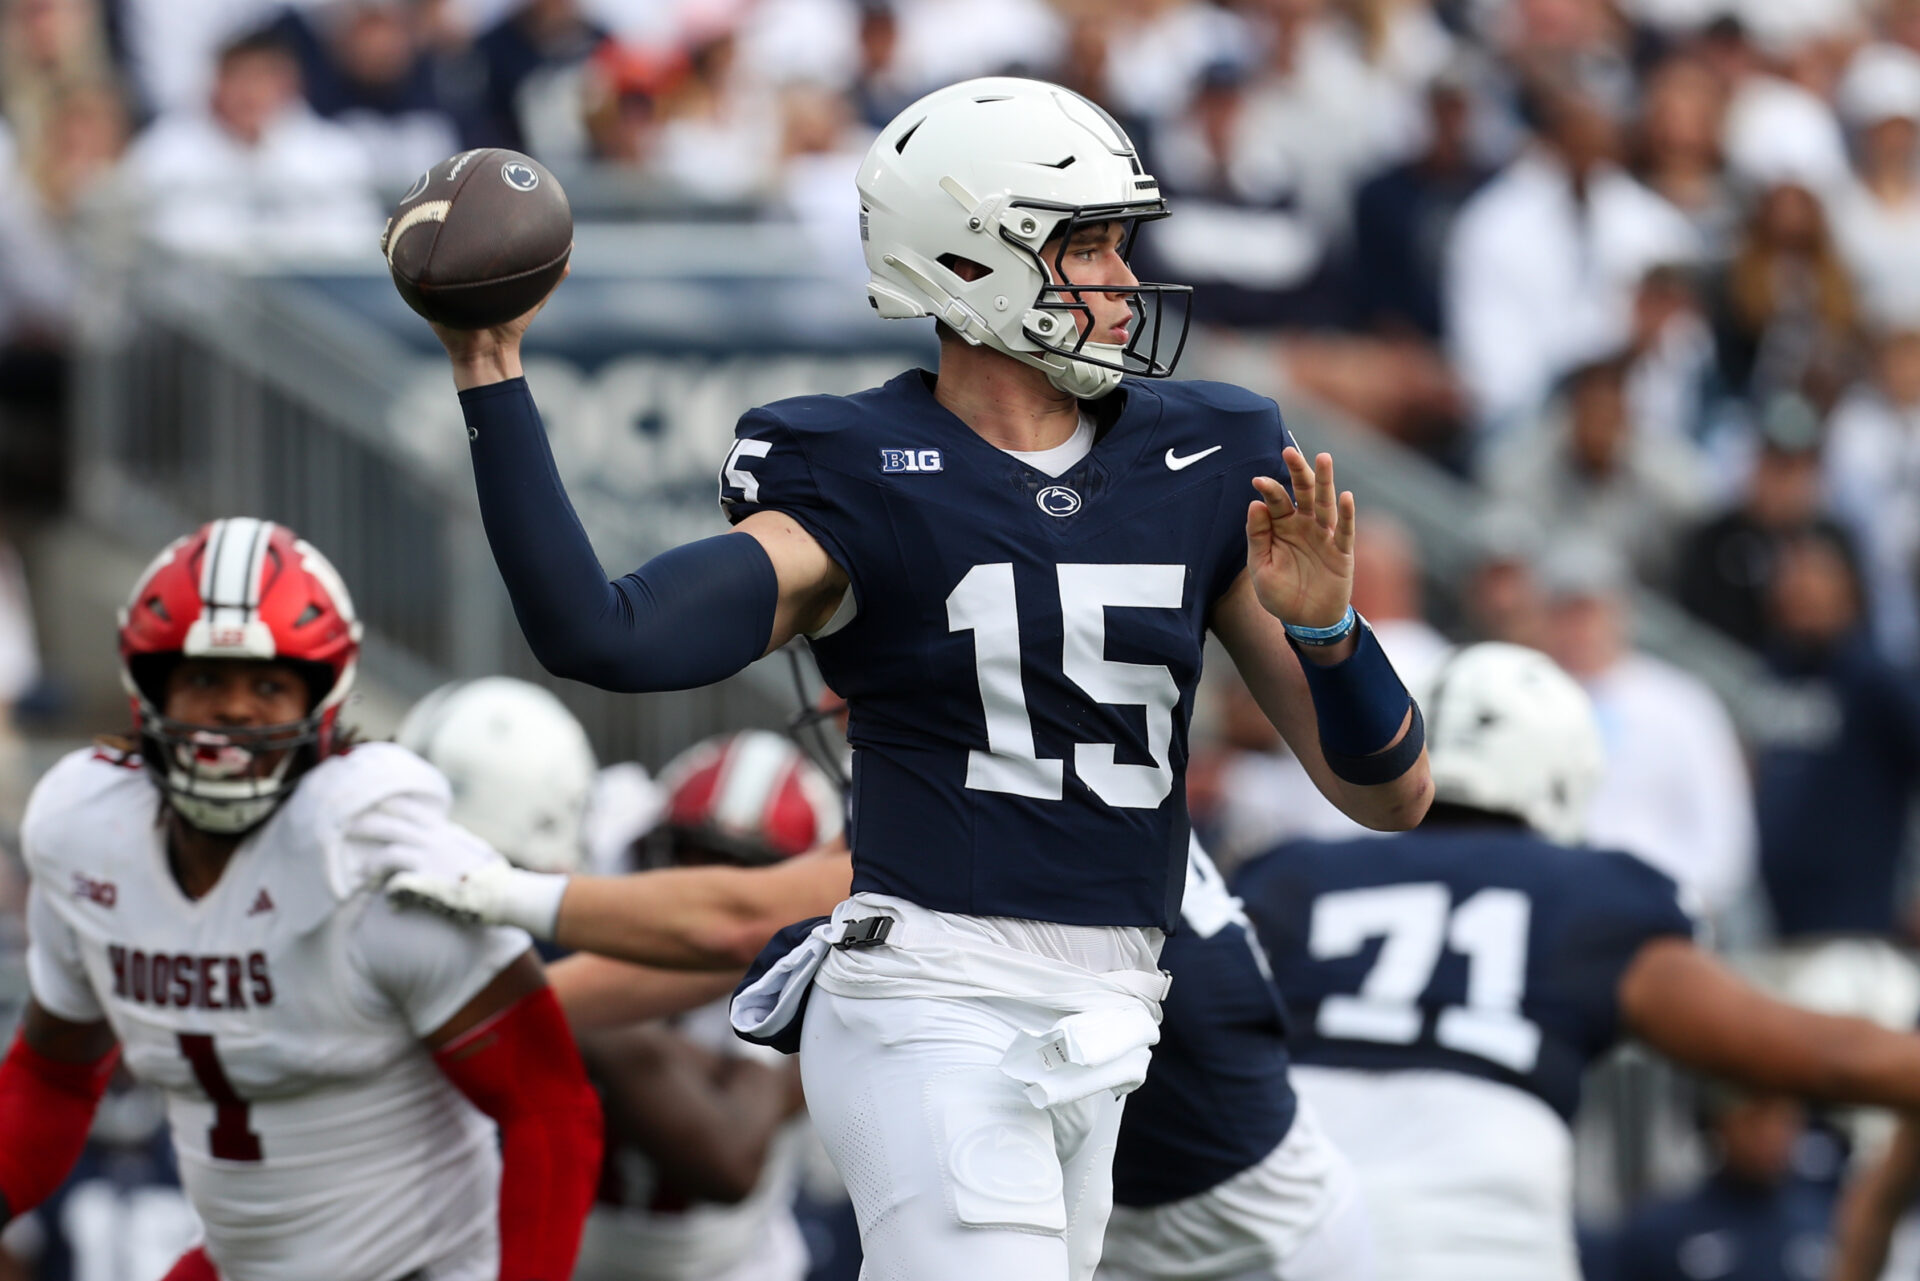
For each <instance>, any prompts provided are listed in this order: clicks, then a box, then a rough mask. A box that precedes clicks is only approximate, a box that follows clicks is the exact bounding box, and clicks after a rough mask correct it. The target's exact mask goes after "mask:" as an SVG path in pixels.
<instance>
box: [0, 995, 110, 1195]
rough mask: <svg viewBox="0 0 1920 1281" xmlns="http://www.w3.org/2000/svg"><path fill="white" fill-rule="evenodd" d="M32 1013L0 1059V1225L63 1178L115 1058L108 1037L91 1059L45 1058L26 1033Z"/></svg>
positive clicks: (83, 1138) (30, 1030)
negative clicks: (97, 1053) (104, 1044)
mask: <svg viewBox="0 0 1920 1281" xmlns="http://www.w3.org/2000/svg"><path fill="white" fill-rule="evenodd" d="M38 1012H39V1007H38V1006H37V1005H33V1006H29V1008H28V1018H27V1025H26V1027H25V1028H23V1029H22V1031H21V1032H20V1033H19V1034H17V1035H16V1036H15V1038H14V1041H13V1045H12V1048H11V1049H9V1050H8V1052H7V1055H6V1058H5V1059H4V1060H0V1211H4V1217H0V1223H4V1222H5V1221H6V1220H7V1219H9V1218H11V1217H12V1216H13V1215H14V1214H16V1213H20V1214H24V1213H26V1212H27V1211H28V1210H31V1209H33V1208H34V1207H35V1206H37V1205H39V1204H40V1203H41V1202H43V1201H45V1200H46V1199H47V1198H48V1197H49V1196H51V1195H52V1194H53V1193H54V1191H55V1190H56V1189H57V1188H58V1187H59V1186H60V1184H61V1183H62V1182H63V1181H64V1180H65V1179H66V1177H67V1173H68V1172H69V1171H70V1170H72V1169H73V1165H74V1162H76V1161H78V1160H79V1159H80V1150H81V1148H82V1147H84V1146H85V1144H86V1141H87V1131H88V1129H89V1127H90V1126H91V1124H92V1121H93V1114H94V1111H95V1110H96V1109H97V1108H98V1107H99V1104H100V1096H101V1095H103V1094H105V1093H106V1089H107V1082H108V1080H109V1079H111V1077H112V1076H113V1069H114V1065H115V1064H116V1063H118V1062H119V1058H120V1053H119V1049H118V1047H117V1046H115V1045H114V1044H113V1042H112V1038H111V1036H110V1035H109V1036H108V1038H107V1046H108V1048H107V1049H106V1051H105V1052H104V1053H102V1054H101V1055H100V1056H99V1057H98V1058H96V1059H91V1060H84V1061H70V1060H67V1059H62V1058H53V1057H49V1055H48V1054H47V1053H46V1052H45V1049H44V1048H43V1046H42V1045H38V1044H36V1043H35V1037H34V1036H33V1035H32V1033H33V1032H34V1031H35V1022H36V1020H35V1015H36V1014H37V1013H38ZM41 1021H42V1022H45V1021H47V1020H45V1019H42V1020H41ZM54 1022H59V1021H57V1020H55V1021H54ZM62 1026H64V1027H68V1028H74V1027H78V1028H85V1029H89V1030H90V1029H92V1028H93V1027H94V1026H95V1025H91V1024H63V1025H62ZM101 1026H104V1025H101ZM42 1039H44V1038H42Z"/></svg>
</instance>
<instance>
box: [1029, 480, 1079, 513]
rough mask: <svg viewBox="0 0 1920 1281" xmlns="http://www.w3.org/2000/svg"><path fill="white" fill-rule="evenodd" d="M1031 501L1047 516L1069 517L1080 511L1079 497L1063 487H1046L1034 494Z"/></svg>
mask: <svg viewBox="0 0 1920 1281" xmlns="http://www.w3.org/2000/svg"><path fill="white" fill-rule="evenodd" d="M1033 500H1034V501H1035V502H1036V503H1039V504H1040V510H1041V511H1043V512H1045V513H1046V514H1047V515H1049V516H1071V515H1073V514H1074V513H1075V512H1077V511H1079V510H1080V495H1078V494H1076V493H1074V492H1073V491H1072V490H1071V489H1068V488H1067V487H1066V486H1065V485H1048V486H1047V487H1046V488H1045V489H1043V490H1041V491H1040V492H1039V493H1037V494H1035V495H1034V496H1033Z"/></svg>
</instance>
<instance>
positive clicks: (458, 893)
mask: <svg viewBox="0 0 1920 1281" xmlns="http://www.w3.org/2000/svg"><path fill="white" fill-rule="evenodd" d="M386 891H387V897H388V898H390V899H392V900H393V901H394V902H395V903H396V904H398V905H399V906H401V907H406V908H418V909H420V910H423V911H428V912H437V913H439V914H440V915H441V916H444V917H447V918H448V919H449V920H453V921H458V922H460V923H461V924H462V925H517V926H519V927H520V928H521V929H523V930H525V931H526V932H527V933H529V934H531V935H533V936H534V937H535V938H542V939H550V938H552V937H553V929H554V925H555V923H556V922H557V921H558V920H559V919H560V899H561V897H562V896H563V895H565V894H566V892H567V878H566V877H564V876H554V875H550V874H548V873H546V872H528V871H523V870H522V869H520V868H517V867H515V866H514V865H513V864H511V863H509V862H507V861H506V860H505V859H500V860H498V861H497V862H493V863H487V864H485V865H483V866H481V867H478V868H475V869H474V870H473V871H471V872H468V873H467V874H466V875H465V876H462V877H459V878H457V879H455V878H452V877H446V876H435V875H433V874H432V873H430V872H395V873H394V874H393V875H392V876H390V877H388V878H387V885H386Z"/></svg>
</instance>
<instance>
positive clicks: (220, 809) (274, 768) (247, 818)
mask: <svg viewBox="0 0 1920 1281" xmlns="http://www.w3.org/2000/svg"><path fill="white" fill-rule="evenodd" d="M171 658H173V656H171V655H151V656H145V661H138V660H136V662H135V663H133V664H132V665H131V671H132V673H133V675H134V677H135V689H134V696H133V712H134V720H135V729H136V732H137V734H138V736H139V739H140V756H141V759H142V761H143V762H144V763H145V764H146V766H147V769H148V771H149V773H150V774H151V775H152V777H153V779H154V782H155V783H157V784H158V785H159V787H160V791H161V793H162V794H163V795H164V796H165V798H166V802H167V805H168V807H169V808H171V809H172V810H173V811H174V812H175V813H177V814H179V816H180V817H181V819H182V820H184V821H185V822H186V823H187V824H188V826H190V827H193V828H196V829H198V830H200V831H203V832H209V833H213V834H214V835H218V836H243V835H245V834H246V833H248V832H250V831H252V830H253V829H254V828H256V827H258V826H260V824H262V823H264V822H266V821H267V819H269V818H271V817H272V816H273V812H274V811H275V810H276V809H278V808H279V807H280V805H281V803H282V802H284V801H285V800H286V799H287V797H288V796H289V795H290V794H291V793H292V791H293V787H294V784H295V783H297V782H298V781H299V779H300V776H301V775H303V774H305V773H306V772H307V771H308V770H309V769H311V768H313V766H314V765H315V764H317V763H318V762H319V761H320V760H321V759H322V758H323V757H325V756H326V755H327V754H328V753H329V752H330V751H332V750H333V747H334V742H333V739H334V736H335V733H336V726H335V720H336V718H337V717H338V714H339V709H340V705H341V703H342V701H344V699H343V697H341V696H343V695H344V694H345V692H346V690H345V686H346V685H350V684H351V679H352V678H351V674H350V673H349V675H348V678H347V680H346V681H345V682H336V681H335V680H334V673H333V672H332V670H331V669H329V668H328V667H326V666H325V665H323V664H319V663H302V662H297V661H291V660H280V661H279V662H277V663H276V664H275V665H276V666H281V667H286V668H290V669H292V670H293V671H295V672H297V673H298V674H299V676H300V678H301V680H302V682H303V683H305V685H306V687H307V689H308V691H309V698H308V703H309V706H310V707H311V710H310V711H309V712H308V714H307V715H306V716H303V717H301V718H300V719H299V720H296V721H287V722H284V723H281V724H278V725H201V724H196V723H194V722H191V721H183V720H177V719H175V718H173V717H171V716H168V715H166V714H165V713H164V712H162V711H161V710H160V708H161V706H162V704H163V701H164V698H165V694H164V690H165V687H166V679H167V674H168V672H169V671H170V670H171V668H172V667H173V665H174V664H173V662H156V661H154V660H156V659H171ZM233 661H243V662H244V661H250V660H233ZM329 685H332V686H334V688H333V689H331V690H330V689H329V688H328V686H329ZM316 695H317V697H316ZM262 758H268V759H269V760H270V761H271V763H270V764H268V765H267V766H266V768H264V769H256V763H257V762H259V761H260V760H261V759H262Z"/></svg>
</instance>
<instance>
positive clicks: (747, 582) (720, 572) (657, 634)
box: [460, 378, 780, 692]
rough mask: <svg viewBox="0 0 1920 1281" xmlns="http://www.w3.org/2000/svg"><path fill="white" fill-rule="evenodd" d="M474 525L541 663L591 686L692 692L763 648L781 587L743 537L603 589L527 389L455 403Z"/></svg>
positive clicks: (466, 394)
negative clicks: (468, 451) (474, 502)
mask: <svg viewBox="0 0 1920 1281" xmlns="http://www.w3.org/2000/svg"><path fill="white" fill-rule="evenodd" d="M460 407H461V409H462V410H463V411H464V412H465V414H466V419H467V435H468V437H469V439H470V442H471V445H472V453H473V478H474V485H475V488H476V490H477V491H478V493H479V496H480V519H481V522H482V523H483V524H484V525H485V526H486V531H487V542H488V544H489V545H490V546H491V547H492V548H493V559H494V563H495V564H497V565H498V566H499V567H500V577H501V578H502V579H503V580H504V581H505V582H506V585H507V595H508V596H509V597H510V598H511V599H512V601H513V612H514V616H515V617H516V618H518V619H519V620H520V630H521V631H522V632H523V633H525V635H526V638H527V644H528V645H529V646H530V647H531V648H532V650H533V653H534V657H536V658H538V659H539V660H540V664H541V666H543V667H545V668H546V669H547V670H548V671H550V672H552V673H553V674H554V675H555V676H562V677H566V678H568V679H570V680H577V681H584V682H586V683H587V684H589V685H597V686H599V687H600V688H601V689H610V690H619V691H622V692H636V691H643V690H663V689H693V688H695V687H697V686H701V685H710V684H712V683H713V682H715V681H718V680H722V679H724V678H726V677H728V676H731V675H733V674H734V673H735V672H737V671H739V670H741V669H742V668H744V667H745V666H747V664H749V663H751V662H753V661H754V660H755V659H756V658H759V657H760V655H761V654H762V653H763V652H764V651H765V650H766V647H767V641H768V639H769V638H770V637H771V636H772V634H773V617H774V609H775V606H776V605H777V604H778V603H779V598H780V583H779V578H778V576H777V575H776V574H775V573H774V569H773V562H772V560H770V559H769V558H768V556H767V552H766V549H765V548H764V547H762V546H761V545H760V542H759V540H758V539H756V538H754V537H753V536H752V535H751V534H721V535H718V536H716V537H713V538H707V539H702V540H701V541H699V542H696V543H689V544H687V545H686V546H684V547H676V548H674V549H673V550H672V551H668V552H663V553H661V554H660V555H658V556H656V557H654V558H653V559H652V560H650V561H648V562H647V563H646V564H645V565H643V566H641V567H640V568H639V569H637V570H635V571H634V572H633V573H631V574H628V575H627V576H626V577H624V578H622V579H620V580H619V581H618V582H613V583H610V582H608V581H607V576H606V573H605V571H603V570H602V569H601V568H600V560H599V558H598V557H597V556H595V555H594V552H593V545H592V544H591V543H590V542H588V541H587V534H586V530H584V529H583V528H581V525H580V521H579V518H578V517H577V516H575V514H574V511H573V504H572V503H571V502H569V501H568V500H567V491H566V489H565V487H564V486H562V485H561V483H560V472H559V469H558V468H557V467H555V465H554V461H553V451H552V450H551V449H550V448H549V447H548V445H547V433H546V429H545V427H544V426H543V425H542V424H541V422H540V411H539V410H538V409H537V408H536V407H535V406H534V403H533V396H532V394H531V393H530V392H529V391H528V390H527V384H526V380H525V379H523V378H515V379H511V380H509V381H507V382H501V383H493V384H491V385H489V386H485V387H476V388H471V389H469V390H467V391H463V392H461V393H460Z"/></svg>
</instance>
